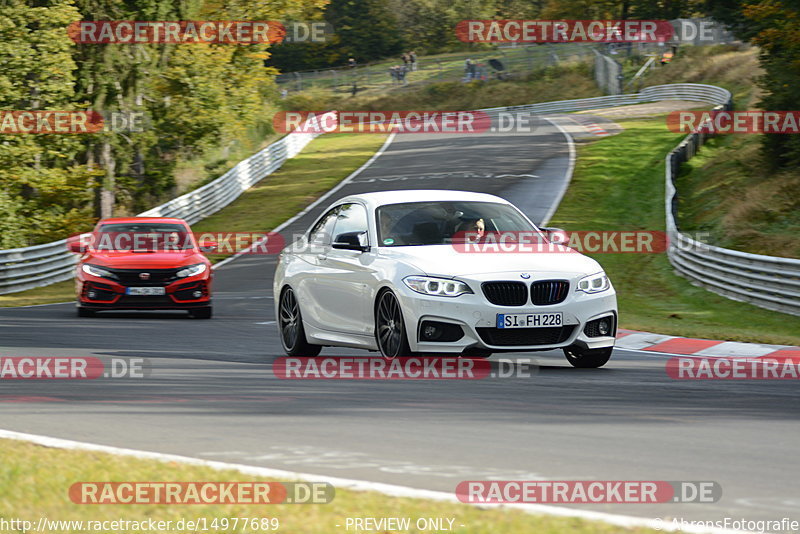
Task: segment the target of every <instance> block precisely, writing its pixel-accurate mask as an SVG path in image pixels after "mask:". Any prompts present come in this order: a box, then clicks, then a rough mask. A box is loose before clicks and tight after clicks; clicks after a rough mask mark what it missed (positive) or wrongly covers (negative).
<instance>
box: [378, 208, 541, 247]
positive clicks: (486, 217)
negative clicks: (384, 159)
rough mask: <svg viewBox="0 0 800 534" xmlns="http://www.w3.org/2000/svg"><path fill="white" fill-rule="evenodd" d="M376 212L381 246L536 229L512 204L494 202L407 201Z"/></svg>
mask: <svg viewBox="0 0 800 534" xmlns="http://www.w3.org/2000/svg"><path fill="white" fill-rule="evenodd" d="M376 213H377V220H378V242H379V243H380V245H381V246H384V247H403V246H417V245H444V244H450V243H453V242H456V241H458V240H459V239H463V236H465V235H467V236H474V237H482V236H484V235H486V234H490V233H497V232H536V228H535V227H534V226H533V225H532V224H531V223H530V222H528V220H527V219H525V217H523V216H522V215H521V214H520V213H519V212H518V211H517V210H516V209H514V208H513V207H512V206H509V205H507V204H498V203H495V202H470V201H445V202H441V201H440V202H408V203H404V204H389V205H386V206H381V207H380V208H378V210H377V212H376Z"/></svg>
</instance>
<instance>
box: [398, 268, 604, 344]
mask: <svg viewBox="0 0 800 534" xmlns="http://www.w3.org/2000/svg"><path fill="white" fill-rule="evenodd" d="M476 285H479V284H473V283H470V286H471V287H473V290H475V288H476ZM397 296H398V298H399V300H400V303H401V307H402V309H403V312H404V319H405V323H406V328H407V329H408V330H409V336H408V338H409V339H408V341H409V345H410V348H411V350H413V351H418V352H434V353H435V352H441V353H462V352H464V351H469V350H473V349H481V350H489V351H491V352H521V351H526V352H527V351H545V350H553V349H559V348H564V347H568V346H570V345H578V346H581V347H582V348H589V349H597V348H606V347H613V346H614V342H615V333H616V324H617V298H616V293H615V291H614V288H613V287H612V288H610V289H608V290H607V291H604V292H602V293H596V294H587V293H583V292H580V291H575V290H574V285H571V287H570V293H569V296H568V297H567V298H566V299H565V300H564V302H561V303H559V304H552V305H544V306H536V305H532V304H530V303H529V304H527V305H524V306H499V305H495V304H492V303H490V302H488V301H487V300H486V298H485V297H484V295H483V294H482V293H481V292H480V290H479V289H478V291H476V292H475V293H474V294H467V295H461V296H459V297H453V298H450V297H438V296H428V295H423V294H420V293H417V292H415V291H412V290H411V289H408V288H405V287H403V288H397ZM547 312H561V313H562V314H563V326H560V327H540V328H518V329H498V328H496V322H497V314H498V313H519V314H523V313H547ZM607 316H613V328H612V330H611V332H609V335H607V336H596V337H590V336H589V335H587V333H586V332H585V331H584V329H585V328H586V324H587V323H588V322H590V321H593V320H595V319H599V318H602V317H607ZM427 321H435V322H439V323H447V324H452V325H458V326H459V327H461V330H462V331H463V336H462V337H461V338H460V339H458V340H456V341H447V342H431V341H423V340H422V334H421V332H420V328H421V326H422V324H423V323H424V322H427Z"/></svg>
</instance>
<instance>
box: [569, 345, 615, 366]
mask: <svg viewBox="0 0 800 534" xmlns="http://www.w3.org/2000/svg"><path fill="white" fill-rule="evenodd" d="M613 351H614V347H607V348H604V349H582V348H579V347H576V346H575V345H571V346H569V347H567V348H565V349H564V356H565V357H566V358H567V361H568V362H569V363H570V365H572V367H578V368H580V369H596V368H598V367H602V366H604V365H605V364H606V363H608V360H610V359H611V353H612V352H613Z"/></svg>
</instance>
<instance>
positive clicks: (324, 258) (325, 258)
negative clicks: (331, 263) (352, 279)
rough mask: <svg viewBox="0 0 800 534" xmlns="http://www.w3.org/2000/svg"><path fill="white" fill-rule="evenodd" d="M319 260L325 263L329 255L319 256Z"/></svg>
mask: <svg viewBox="0 0 800 534" xmlns="http://www.w3.org/2000/svg"><path fill="white" fill-rule="evenodd" d="M317 259H318V260H320V261H325V260H327V259H328V255H327V254H317Z"/></svg>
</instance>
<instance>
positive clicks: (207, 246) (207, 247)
mask: <svg viewBox="0 0 800 534" xmlns="http://www.w3.org/2000/svg"><path fill="white" fill-rule="evenodd" d="M199 247H200V250H202V251H203V252H214V251H215V250H217V248H218V247H219V243H217V242H216V241H203V242H202V243H200V245H199Z"/></svg>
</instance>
